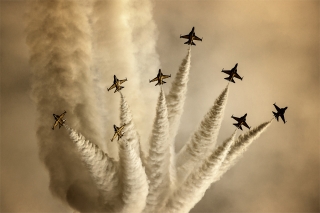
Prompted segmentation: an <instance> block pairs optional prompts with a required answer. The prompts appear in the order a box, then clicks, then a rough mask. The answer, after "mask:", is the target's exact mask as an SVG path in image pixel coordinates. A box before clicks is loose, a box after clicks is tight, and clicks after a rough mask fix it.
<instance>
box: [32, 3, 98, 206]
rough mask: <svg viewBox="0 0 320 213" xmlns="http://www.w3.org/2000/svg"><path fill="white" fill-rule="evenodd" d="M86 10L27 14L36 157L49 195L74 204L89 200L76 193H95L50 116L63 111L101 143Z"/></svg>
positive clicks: (36, 7)
mask: <svg viewBox="0 0 320 213" xmlns="http://www.w3.org/2000/svg"><path fill="white" fill-rule="evenodd" d="M89 6H90V5H87V3H84V2H82V3H80V2H77V1H64V0H52V1H31V2H30V3H29V11H28V14H27V17H28V19H27V22H28V23H27V27H26V33H27V39H26V41H27V44H28V46H29V50H30V66H31V70H32V96H33V100H34V101H35V103H36V106H37V112H38V117H37V124H36V125H37V138H38V141H39V154H40V158H41V160H42V161H43V162H44V164H45V166H46V167H47V169H48V170H49V175H50V189H51V191H52V193H53V194H54V195H55V196H58V197H59V198H60V199H61V200H63V201H67V202H69V203H70V202H71V203H72V205H77V204H79V203H81V202H83V201H84V200H86V201H88V202H90V201H89V200H90V199H88V197H87V196H86V195H85V196H82V197H81V198H79V197H77V198H76V199H77V200H74V199H73V198H71V197H70V196H71V195H72V194H74V193H75V192H76V191H78V190H87V191H90V193H93V194H96V193H98V192H97V190H96V189H95V187H94V183H92V180H91V178H90V175H89V173H88V171H86V170H85V168H84V166H83V165H82V163H81V159H80V157H79V155H78V153H77V151H76V149H75V146H74V145H73V144H72V143H70V142H69V141H70V139H69V138H68V136H67V135H66V134H64V133H63V132H62V133H61V132H58V131H59V130H55V131H52V130H51V128H50V127H51V126H52V125H53V121H54V119H53V118H52V117H51V119H49V116H51V115H52V113H62V112H63V110H66V111H67V115H66V118H67V119H68V122H69V123H71V124H72V125H73V126H75V127H76V128H77V129H78V130H80V131H81V132H82V133H83V134H85V135H86V136H87V137H88V138H89V139H90V140H92V141H95V142H102V140H101V127H102V125H101V122H100V117H98V111H97V108H96V100H95V99H93V98H92V93H93V89H92V88H93V85H92V80H91V78H90V76H91V71H90V65H91V57H90V54H91V38H90V34H91V31H90V26H89V23H88V19H87V16H88V9H87V8H88V7H89ZM57 156H59V158H58V159H57ZM76 203H77V204H76Z"/></svg>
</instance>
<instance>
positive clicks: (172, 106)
mask: <svg viewBox="0 0 320 213" xmlns="http://www.w3.org/2000/svg"><path fill="white" fill-rule="evenodd" d="M190 59H191V48H189V50H188V53H187V55H186V57H185V58H184V59H183V60H182V63H181V65H180V67H179V71H178V73H177V75H176V77H175V79H174V81H173V82H172V85H171V89H170V91H169V94H168V95H166V100H167V107H168V120H169V126H170V128H169V144H170V167H169V168H170V182H171V188H172V190H174V187H175V185H176V178H177V177H176V175H177V174H176V159H175V156H176V153H175V146H174V145H175V144H174V139H175V137H176V135H177V132H178V127H179V124H180V120H181V115H182V113H183V106H184V103H185V99H186V93H187V84H188V81H189V71H190Z"/></svg>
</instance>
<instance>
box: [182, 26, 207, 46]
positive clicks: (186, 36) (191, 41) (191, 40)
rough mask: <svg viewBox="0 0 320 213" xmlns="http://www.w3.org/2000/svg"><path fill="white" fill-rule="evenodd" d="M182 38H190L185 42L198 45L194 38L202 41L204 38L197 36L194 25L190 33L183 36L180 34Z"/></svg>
mask: <svg viewBox="0 0 320 213" xmlns="http://www.w3.org/2000/svg"><path fill="white" fill-rule="evenodd" d="M180 38H185V39H188V41H186V42H185V44H188V45H196V44H195V43H194V42H193V41H194V40H198V41H202V38H199V37H198V36H196V33H195V32H194V27H192V30H191V32H190V33H189V34H187V35H183V36H182V35H180Z"/></svg>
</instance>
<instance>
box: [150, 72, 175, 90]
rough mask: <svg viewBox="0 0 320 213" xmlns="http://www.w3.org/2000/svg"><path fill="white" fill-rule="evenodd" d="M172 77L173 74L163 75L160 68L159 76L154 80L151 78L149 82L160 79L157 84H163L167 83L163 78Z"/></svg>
mask: <svg viewBox="0 0 320 213" xmlns="http://www.w3.org/2000/svg"><path fill="white" fill-rule="evenodd" d="M170 77H171V75H163V74H162V72H161V69H159V72H158V75H157V77H155V78H154V79H152V80H149V83H151V82H154V81H158V83H156V85H155V86H157V85H162V84H165V83H167V82H165V81H164V80H163V79H166V78H170Z"/></svg>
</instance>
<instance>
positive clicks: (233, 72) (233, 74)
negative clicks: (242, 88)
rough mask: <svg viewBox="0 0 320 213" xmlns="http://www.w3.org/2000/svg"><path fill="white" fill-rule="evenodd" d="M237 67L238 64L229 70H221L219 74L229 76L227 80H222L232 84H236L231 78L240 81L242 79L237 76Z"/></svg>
mask: <svg viewBox="0 0 320 213" xmlns="http://www.w3.org/2000/svg"><path fill="white" fill-rule="evenodd" d="M237 67H238V63H236V65H235V66H234V67H233V68H232V69H231V70H224V69H222V71H221V72H224V73H227V74H228V75H229V77H227V78H224V79H226V80H227V81H231V82H233V83H236V82H235V81H234V80H233V78H238V79H240V80H241V81H242V79H243V77H240V75H238V73H237Z"/></svg>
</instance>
